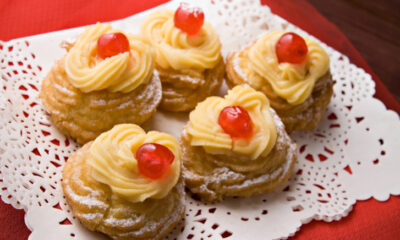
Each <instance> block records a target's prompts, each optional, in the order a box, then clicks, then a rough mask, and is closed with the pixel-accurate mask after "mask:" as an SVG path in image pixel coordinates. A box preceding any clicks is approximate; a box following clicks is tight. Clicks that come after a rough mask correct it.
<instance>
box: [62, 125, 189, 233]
mask: <svg viewBox="0 0 400 240" xmlns="http://www.w3.org/2000/svg"><path fill="white" fill-rule="evenodd" d="M180 169H181V152H180V147H179V144H178V141H177V140H176V139H175V138H174V137H172V136H170V135H168V134H165V133H160V132H155V131H151V132H148V133H147V134H146V133H145V132H144V131H143V129H141V128H140V127H139V126H137V125H135V124H120V125H116V126H115V127H114V128H112V129H111V130H109V131H107V132H105V133H102V134H101V135H100V136H99V137H97V138H96V139H95V140H94V141H92V142H89V143H86V144H85V145H84V146H83V147H82V148H81V149H79V150H78V151H77V152H76V153H74V154H72V155H71V156H70V157H69V159H68V161H67V162H66V164H65V166H64V168H63V181H62V187H63V190H64V194H65V197H66V199H67V202H68V204H69V205H70V206H71V208H72V212H73V214H74V215H75V216H76V217H77V218H78V219H79V220H80V222H81V223H82V224H83V225H84V226H85V227H86V228H88V229H89V230H92V231H98V232H102V233H105V234H107V235H109V236H110V237H111V238H112V239H116V240H128V239H129V240H135V239H161V238H162V237H164V236H165V235H166V234H168V233H169V232H170V231H171V230H172V229H173V227H174V226H175V225H176V224H177V223H179V222H180V221H181V220H182V217H183V214H184V194H185V192H184V189H183V181H182V178H181V177H180Z"/></svg>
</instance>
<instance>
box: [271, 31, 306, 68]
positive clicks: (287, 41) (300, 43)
mask: <svg viewBox="0 0 400 240" xmlns="http://www.w3.org/2000/svg"><path fill="white" fill-rule="evenodd" d="M275 52H276V56H277V57H278V61H279V63H282V62H287V63H292V64H300V63H302V62H304V60H305V59H306V57H307V52H308V48H307V44H306V41H304V39H303V38H302V37H300V36H299V35H297V34H296V33H292V32H288V33H285V34H283V35H282V36H281V37H280V38H279V40H278V42H277V43H276V45H275Z"/></svg>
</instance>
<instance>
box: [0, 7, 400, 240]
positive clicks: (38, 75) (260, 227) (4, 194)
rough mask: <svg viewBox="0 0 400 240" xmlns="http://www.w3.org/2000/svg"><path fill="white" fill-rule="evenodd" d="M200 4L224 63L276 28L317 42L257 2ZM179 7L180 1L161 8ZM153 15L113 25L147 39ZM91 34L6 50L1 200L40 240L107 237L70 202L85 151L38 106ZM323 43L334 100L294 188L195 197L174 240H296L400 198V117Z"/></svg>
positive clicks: (173, 124)
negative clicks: (57, 68)
mask: <svg viewBox="0 0 400 240" xmlns="http://www.w3.org/2000/svg"><path fill="white" fill-rule="evenodd" d="M196 4H197V5H200V6H201V7H202V8H203V9H204V12H205V14H206V20H207V21H209V22H211V23H212V24H213V25H214V27H215V28H216V29H217V32H218V33H219V34H220V38H221V42H222V44H223V54H224V56H226V54H227V53H229V52H230V51H232V50H236V49H238V48H239V47H240V46H242V45H244V44H246V43H248V42H250V41H252V40H254V39H255V38H256V37H257V36H259V35H260V34H261V33H264V32H266V31H270V30H274V29H286V30H289V31H294V32H297V33H300V34H301V35H303V36H309V35H308V34H307V33H305V32H303V31H302V30H300V29H298V28H297V27H296V26H293V25H291V24H289V23H288V22H286V21H285V20H283V19H281V18H280V17H278V16H276V15H274V14H272V13H271V12H270V10H269V8H268V7H266V6H260V3H259V2H258V1H255V0H253V1H246V0H241V1H239V0H238V1H232V0H224V1H222V0H221V1H213V0H211V1H210V0H207V1H197V2H196ZM177 6H178V2H170V3H167V4H165V5H162V6H159V7H157V8H156V9H165V8H169V9H176V7H177ZM150 11H154V9H152V10H149V11H146V12H143V13H140V14H137V15H135V16H132V17H129V18H126V19H123V20H119V21H115V22H113V23H112V25H113V26H114V27H115V28H119V29H122V30H124V31H126V32H132V33H138V32H139V29H140V25H141V23H142V21H143V19H144V18H145V17H146V16H147V15H148V13H149V12H150ZM81 31H82V28H76V29H71V30H66V31H60V32H54V33H49V34H43V35H38V36H34V37H28V38H23V39H17V40H13V41H9V42H0V60H1V62H0V68H1V82H0V84H1V85H0V91H1V97H0V114H1V116H0V134H1V138H0V161H1V165H0V179H1V180H0V188H1V192H0V193H1V198H2V200H3V201H4V202H6V203H10V204H12V206H14V207H15V208H19V209H20V208H23V209H25V211H26V215H25V221H26V224H27V226H28V227H29V228H30V229H31V230H32V234H31V235H30V237H29V239H31V240H39V239H40V240H46V239H51V240H52V239H60V240H64V239H79V240H81V239H105V237H104V236H102V235H100V234H97V233H93V232H90V231H88V230H86V229H85V228H83V227H82V226H81V225H80V224H79V221H77V220H76V219H75V218H74V217H73V216H72V214H71V211H70V209H69V207H68V206H67V204H66V202H65V199H64V197H63V193H62V189H61V185H60V180H61V169H62V166H63V164H64V163H65V160H66V159H67V157H68V156H69V155H70V154H71V153H72V152H74V151H75V150H76V149H77V148H78V147H79V146H78V145H77V144H76V143H75V142H74V141H72V140H69V139H67V138H65V137H64V136H63V135H62V134H60V133H59V132H58V131H57V129H55V128H54V127H53V126H52V125H51V123H50V121H49V117H48V115H47V113H46V111H45V110H44V108H43V106H42V105H41V102H40V100H39V98H38V93H39V89H40V85H41V80H42V79H43V78H44V76H45V75H46V73H47V72H48V71H49V69H50V68H51V66H52V65H53V63H54V62H55V60H57V59H59V58H60V57H62V56H63V55H64V54H65V51H64V50H63V49H61V48H60V47H59V44H60V42H61V41H63V40H69V39H73V38H74V37H76V36H77V35H78V34H79V33H80V32H81ZM309 37H311V36H309ZM321 44H322V46H323V47H324V48H325V49H326V51H327V52H328V53H329V55H330V58H331V72H332V75H333V78H334V80H335V82H336V84H335V86H334V96H333V98H332V101H331V104H330V105H329V107H328V109H327V113H326V115H325V118H324V120H323V121H322V123H321V124H320V125H319V127H318V128H317V129H316V130H315V131H312V132H298V133H295V134H292V137H293V138H294V139H295V141H296V142H297V144H298V146H299V160H298V162H297V164H296V167H295V171H294V174H293V176H292V177H291V178H290V180H289V182H288V183H287V184H285V186H283V187H282V188H280V189H278V190H277V191H276V192H274V193H271V194H264V195H258V196H254V197H251V198H248V199H242V198H231V199H227V200H226V201H224V202H222V203H218V204H205V203H202V202H199V201H197V200H194V199H192V198H190V197H187V199H186V200H187V201H186V203H187V209H186V216H185V220H184V221H183V223H182V224H180V225H179V226H178V227H176V229H175V231H174V232H172V233H171V234H170V235H169V236H168V237H167V239H175V238H176V239H225V238H226V239H278V238H286V237H288V236H291V235H293V234H294V233H295V232H296V231H297V230H298V229H299V228H300V226H301V225H302V224H304V223H307V222H309V221H311V220H312V219H322V220H325V221H332V220H339V219H340V218H342V217H344V216H346V215H347V214H348V212H349V211H351V209H352V206H353V204H354V203H355V201H356V200H364V199H368V198H370V197H374V198H376V199H377V200H380V201H385V200H387V199H388V197H389V195H390V194H393V195H399V194H400V178H399V177H398V172H399V171H400V161H398V157H399V156H400V148H399V142H400V137H399V136H400V121H399V116H398V115H397V114H396V113H395V112H393V111H389V110H387V109H386V108H385V106H384V105H383V104H382V102H380V101H379V100H377V99H375V98H373V94H374V92H375V84H374V82H373V80H372V79H371V76H370V75H368V74H367V73H365V72H364V71H363V70H362V69H360V68H357V67H356V66H354V65H353V64H351V63H350V62H349V60H348V58H347V57H345V56H344V55H342V54H340V53H338V52H337V51H335V50H333V49H332V48H330V47H328V46H326V45H325V44H323V43H321ZM185 121H186V118H185V116H182V115H179V116H177V115H173V114H162V113H157V114H156V115H155V117H154V118H153V119H152V121H150V122H149V123H147V124H146V127H147V128H155V129H158V130H162V131H166V132H170V133H172V134H174V135H175V136H179V134H180V129H181V128H182V126H183V124H184V123H185ZM260 231H262V233H260Z"/></svg>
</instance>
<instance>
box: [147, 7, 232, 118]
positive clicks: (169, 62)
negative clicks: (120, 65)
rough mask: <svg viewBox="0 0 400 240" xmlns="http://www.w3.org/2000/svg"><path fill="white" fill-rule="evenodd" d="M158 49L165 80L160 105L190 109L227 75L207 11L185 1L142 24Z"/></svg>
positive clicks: (174, 109) (160, 66)
mask: <svg viewBox="0 0 400 240" xmlns="http://www.w3.org/2000/svg"><path fill="white" fill-rule="evenodd" d="M142 34H143V36H145V37H146V38H147V39H148V40H149V41H151V43H152V44H153V46H154V47H155V49H156V52H157V57H156V69H157V70H158V72H159V74H160V79H161V82H162V90H163V99H162V102H161V105H160V106H161V108H162V109H165V110H168V111H174V112H179V111H189V110H192V109H193V108H194V107H195V106H196V104H197V103H198V102H200V101H202V100H204V99H205V98H206V97H208V96H210V95H214V94H216V93H217V91H218V89H219V87H220V85H221V83H222V81H223V78H224V74H225V64H224V61H223V58H222V56H221V53H220V50H221V43H220V41H219V37H218V34H217V33H216V32H215V30H214V29H213V28H212V26H211V25H210V24H209V23H207V22H204V13H203V12H202V10H201V9H199V8H191V7H190V6H188V5H187V4H185V3H182V4H181V6H180V7H179V8H178V9H177V10H176V12H173V11H168V10H166V11H157V12H154V13H153V14H151V15H150V16H149V17H148V18H147V19H146V20H145V22H144V24H143V26H142Z"/></svg>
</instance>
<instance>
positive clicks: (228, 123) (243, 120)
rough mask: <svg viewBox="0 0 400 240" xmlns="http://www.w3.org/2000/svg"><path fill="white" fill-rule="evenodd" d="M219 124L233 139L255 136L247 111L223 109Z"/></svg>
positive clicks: (231, 108) (237, 108)
mask: <svg viewBox="0 0 400 240" xmlns="http://www.w3.org/2000/svg"><path fill="white" fill-rule="evenodd" d="M218 124H219V125H220V126H221V127H222V129H223V130H224V132H226V133H227V134H229V135H230V136H231V138H241V139H246V138H250V137H251V136H252V134H253V123H252V121H251V118H250V116H249V113H248V112H247V111H246V109H244V108H242V107H240V106H230V107H226V108H224V109H222V111H221V112H220V114H219V116H218Z"/></svg>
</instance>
